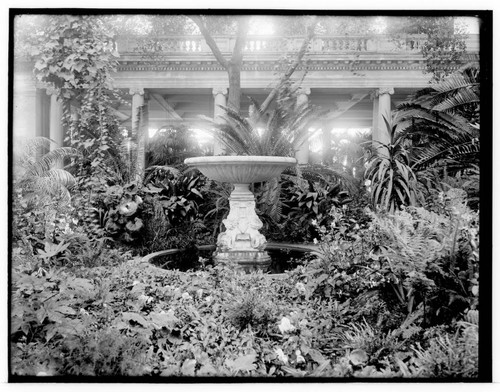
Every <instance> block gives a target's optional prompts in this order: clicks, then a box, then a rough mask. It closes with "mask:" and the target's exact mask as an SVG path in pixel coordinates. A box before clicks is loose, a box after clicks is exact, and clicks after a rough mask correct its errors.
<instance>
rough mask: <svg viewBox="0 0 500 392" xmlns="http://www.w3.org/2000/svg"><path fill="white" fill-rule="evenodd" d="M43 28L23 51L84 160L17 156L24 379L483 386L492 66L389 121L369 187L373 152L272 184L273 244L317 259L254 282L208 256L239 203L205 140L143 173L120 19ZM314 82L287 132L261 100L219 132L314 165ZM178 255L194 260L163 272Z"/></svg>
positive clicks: (231, 115) (290, 86)
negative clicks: (129, 119) (192, 159)
mask: <svg viewBox="0 0 500 392" xmlns="http://www.w3.org/2000/svg"><path fill="white" fill-rule="evenodd" d="M42 19H43V21H44V23H40V24H39V28H40V29H41V30H42V34H40V35H39V36H38V35H37V34H34V35H33V36H32V39H33V41H29V42H27V44H26V45H25V46H23V48H22V49H23V50H26V53H31V55H32V56H33V59H34V60H35V64H36V66H35V77H36V78H37V80H38V81H39V82H41V83H45V85H46V86H47V87H50V88H51V89H52V90H53V92H54V93H55V94H56V95H57V96H58V97H59V99H60V101H61V102H62V103H63V105H64V107H65V115H64V121H65V125H66V126H67V129H68V131H69V132H68V139H67V140H66V143H67V144H66V145H67V147H63V146H54V145H53V143H52V142H51V141H50V140H47V139H44V138H36V139H34V140H32V141H31V142H28V143H23V144H20V145H19V146H15V147H16V148H15V150H14V158H15V160H14V171H13V174H14V176H13V195H12V196H13V197H12V200H13V203H12V218H13V219H12V221H13V223H12V228H13V230H12V234H13V236H12V240H13V241H12V248H11V250H12V252H11V255H12V259H11V277H12V279H11V283H12V285H11V287H10V290H11V291H10V292H11V297H10V299H11V302H10V305H11V312H10V320H9V321H10V353H11V357H10V369H11V371H12V374H13V375H15V376H18V377H19V379H21V378H22V379H23V380H24V379H26V380H30V381H31V380H35V381H37V380H39V379H35V378H33V379H31V378H26V377H29V376H57V377H61V376H64V377H69V378H64V380H69V381H82V380H87V378H85V377H95V376H99V377H116V376H121V377H124V380H127V381H130V380H131V378H130V377H133V376H138V377H143V376H148V377H155V378H153V379H152V380H161V381H163V380H168V381H175V382H184V381H185V379H183V378H181V377H201V378H203V377H210V378H214V377H215V378H217V377H224V380H226V381H227V380H228V377H234V380H236V381H238V380H241V377H261V378H269V379H272V380H288V379H289V378H291V377H300V378H304V377H309V379H311V380H315V379H318V380H319V379H321V381H324V380H325V379H333V378H339V377H347V378H356V379H357V380H363V379H368V378H398V379H399V378H445V379H447V380H451V381H464V380H467V381H469V380H477V378H478V376H480V375H481V373H482V372H483V371H484V366H483V365H482V366H481V367H480V366H479V348H478V347H479V332H480V331H481V334H482V335H481V336H482V339H483V336H485V335H484V333H483V330H482V328H484V327H483V326H482V325H481V327H480V326H479V312H480V311H481V310H483V311H484V309H485V310H486V311H488V309H487V307H485V306H484V305H485V304H484V303H483V302H482V301H480V296H479V293H480V287H482V286H481V285H480V283H481V281H480V259H479V256H480V253H479V242H480V239H479V212H478V209H479V203H478V201H479V200H478V197H477V191H478V177H479V169H478V167H479V166H478V164H479V124H480V117H479V113H480V107H479V96H480V91H479V84H478V80H479V71H478V70H477V69H476V68H475V67H472V66H469V67H465V68H464V69H462V70H461V71H460V72H458V73H456V74H453V75H451V76H449V77H448V78H446V79H444V80H443V81H441V82H440V83H438V84H433V85H431V86H430V87H429V88H427V89H424V90H422V91H420V92H417V93H416V94H415V95H414V96H412V97H410V99H409V102H407V103H405V104H403V105H401V107H400V108H399V109H398V115H397V116H396V117H394V118H387V119H386V125H387V127H388V129H390V141H389V143H388V144H386V145H377V146H375V147H376V148H375V151H374V154H373V155H372V157H371V158H370V159H369V160H368V161H367V162H366V167H365V173H364V178H363V179H364V180H366V181H365V182H364V185H363V183H362V182H361V181H359V180H357V179H354V178H353V177H356V178H359V177H358V176H359V175H360V173H359V172H361V170H360V169H361V167H362V164H363V163H364V162H362V158H363V157H362V155H363V154H362V148H363V147H364V146H359V147H358V148H357V149H355V150H356V151H355V155H356V159H354V158H353V157H349V158H351V160H350V161H349V162H348V164H346V165H345V167H340V168H337V167H336V166H334V165H330V166H325V165H297V166H295V167H293V168H291V169H289V170H287V171H285V172H284V173H283V175H282V176H281V178H279V179H276V180H274V181H269V182H266V183H262V184H254V185H253V191H254V193H255V195H256V198H257V205H258V210H259V214H260V217H261V219H262V220H263V221H264V223H265V226H264V228H263V232H264V233H265V235H266V237H267V238H268V239H269V240H271V241H282V242H298V243H304V242H305V243H306V244H302V245H304V246H305V247H307V249H311V250H312V252H310V253H308V254H304V255H302V256H301V257H300V258H299V259H298V260H292V261H290V262H288V265H287V268H285V270H284V271H283V273H281V274H269V273H262V272H252V273H246V274H245V273H242V272H241V271H239V270H235V269H232V268H228V266H225V265H214V263H213V260H210V254H209V253H203V252H202V251H201V250H200V248H199V246H200V245H210V244H214V243H215V240H216V238H217V235H218V234H219V231H220V230H221V222H222V220H223V219H224V217H225V215H226V214H227V212H228V196H229V193H230V191H231V189H230V187H229V186H228V184H218V183H215V182H213V181H211V180H209V179H207V178H205V177H204V176H203V175H201V174H200V173H198V172H197V171H196V170H195V169H186V167H185V166H184V165H182V161H183V159H184V158H185V157H187V156H191V155H198V154H201V153H204V151H201V150H200V147H199V145H196V144H192V143H191V141H192V140H191V137H190V135H189V131H188V130H187V129H185V128H184V127H183V126H179V127H177V128H175V129H174V128H169V129H163V130H160V131H158V132H157V134H156V135H155V137H154V138H153V139H152V141H151V143H150V144H149V146H148V147H147V148H146V153H147V154H146V155H147V162H148V165H149V167H148V168H147V169H146V170H145V172H144V173H143V174H144V175H141V176H136V174H137V166H138V164H139V163H140V162H138V156H139V155H140V152H138V151H137V150H138V146H139V144H140V142H141V139H140V132H138V133H137V134H131V135H128V134H124V133H123V134H122V132H121V131H120V127H119V122H118V120H117V119H116V117H115V116H114V114H113V108H114V107H115V105H116V104H117V102H118V101H119V100H120V99H121V97H120V95H119V94H118V93H117V92H116V91H115V90H114V89H113V87H112V83H111V73H112V71H113V69H114V68H113V67H114V65H115V64H116V62H115V54H114V46H113V41H112V36H111V35H110V34H109V31H107V29H106V26H105V24H103V23H102V20H101V19H100V18H90V17H87V16H81V17H78V16H64V17H62V18H55V17H47V18H42ZM120 20H122V21H124V22H126V21H127V20H129V19H128V18H125V17H123V18H122V19H120ZM226 21H227V17H221V18H220V19H219V22H220V24H221V25H220V26H217V25H215V26H213V31H211V33H214V32H216V31H218V30H217V29H219V28H221V26H222V25H224V22H226ZM177 22H178V21H177ZM157 23H158V24H159V25H158V27H160V28H172V29H173V28H174V24H175V23H173V24H172V25H171V26H170V25H168V24H167V25H163V24H161V23H160V21H159V20H157ZM321 23H323V25H322V24H321ZM324 23H326V21H325V20H320V21H319V27H320V28H321V27H322V28H326V27H328V26H326V25H325V24H324ZM193 26H194V25H193V24H191V26H187V27H186V28H191V27H193ZM325 26H326V27H325ZM125 27H126V26H124V28H125ZM233 27H234V26H233ZM360 27H361V26H360ZM427 27H429V26H427ZM282 28H283V29H286V27H285V26H282ZM329 28H332V29H333V27H332V26H330V27H329ZM433 34H434V33H433ZM436 34H438V33H436ZM452 44H453V43H450V45H452ZM457 48H458V46H457ZM292 65H293V64H292ZM285 69H289V67H285ZM298 85H299V83H297V84H294V83H292V81H291V80H290V79H289V78H288V79H286V80H285V79H283V80H281V79H280V83H278V88H276V89H274V90H273V91H274V93H275V94H276V96H275V98H276V100H275V107H274V110H273V111H272V112H271V113H270V114H269V116H268V117H267V118H266V114H267V113H268V110H267V108H268V107H269V106H268V102H267V103H264V104H262V105H260V104H259V103H258V102H256V101H255V100H253V99H251V102H252V105H253V111H251V113H250V116H249V117H248V118H245V117H243V116H242V115H241V113H239V112H238V111H235V110H234V109H232V108H225V112H226V115H225V121H224V122H223V123H220V122H217V123H214V125H216V126H217V127H216V128H217V129H216V130H215V131H214V132H215V134H216V135H217V137H219V138H220V140H221V142H222V143H224V145H225V146H226V148H227V152H228V153H233V154H242V155H250V154H252V155H285V156H294V154H295V152H296V151H297V149H298V148H299V147H300V145H301V144H302V142H303V141H304V140H305V139H306V138H308V137H310V135H311V132H309V128H310V127H311V124H313V121H314V120H315V116H316V114H317V113H318V112H317V109H315V108H313V107H310V106H297V105H296V102H297V96H296V92H297V88H298ZM274 93H273V94H274ZM266 101H267V100H266ZM77 114H78V116H77ZM139 117H140V116H139ZM136 120H140V118H138V119H136ZM134 129H135V130H137V129H141V125H140V124H139V126H137V127H134ZM336 148H337V149H338V151H342V153H343V154H350V153H348V152H346V151H347V150H342V148H343V147H342V146H340V145H339V144H337V145H336ZM353 150H354V149H353ZM349 151H350V150H349ZM359 159H361V160H360V161H359V162H358V160H359ZM337 163H341V162H337ZM353 168H356V173H357V174H356V175H354V174H355V173H354V171H353V170H351V169H353ZM166 249H171V250H173V249H181V250H183V252H182V253H181V252H179V253H177V254H176V255H177V256H178V257H177V256H176V255H174V256H172V258H170V259H169V258H167V257H165V258H162V257H164V256H157V257H156V258H154V257H153V256H151V253H154V252H158V251H163V250H166ZM145 255H149V256H150V257H152V258H153V259H154V260H155V261H154V262H153V261H151V262H149V261H145V260H144V258H143V256H145ZM482 268H483V269H484V267H482ZM486 373H487V372H486ZM50 380H62V379H61V378H57V379H56V378H54V379H50ZM113 380H114V379H113ZM198 380H201V379H200V378H198ZM218 380H221V381H222V379H218ZM229 380H232V379H229ZM92 381H95V379H93V380H92Z"/></svg>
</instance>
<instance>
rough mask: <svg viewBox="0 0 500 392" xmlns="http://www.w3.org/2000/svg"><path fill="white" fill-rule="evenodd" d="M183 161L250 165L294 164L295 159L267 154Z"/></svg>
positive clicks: (186, 161) (209, 157)
mask: <svg viewBox="0 0 500 392" xmlns="http://www.w3.org/2000/svg"><path fill="white" fill-rule="evenodd" d="M184 163H185V164H186V165H188V166H196V165H219V164H221V163H226V164H227V163H233V164H251V165H256V164H257V165H259V164H260V165H266V164H273V165H276V164H282V165H287V166H288V165H294V164H296V163H297V159H295V158H292V157H282V156H267V155H215V156H204V157H193V158H186V159H185V160H184Z"/></svg>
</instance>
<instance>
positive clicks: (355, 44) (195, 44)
mask: <svg viewBox="0 0 500 392" xmlns="http://www.w3.org/2000/svg"><path fill="white" fill-rule="evenodd" d="M214 39H215V42H216V43H217V45H218V46H219V48H220V50H221V52H222V53H226V54H227V53H230V52H231V51H232V48H233V47H234V43H235V38H234V37H232V36H216V37H214ZM424 41H425V37H424V36H422V35H408V36H405V37H402V38H397V39H396V38H393V37H390V36H387V35H377V36H373V35H372V36H319V37H316V38H314V39H313V40H312V42H311V44H310V46H309V53H310V54H311V55H315V54H316V55H324V54H329V53H335V54H354V55H361V54H366V55H370V54H389V55H390V54H402V55H405V54H407V55H415V54H418V53H419V52H420V49H421V46H422V44H423V42H424ZM302 42H303V37H276V36H251V37H248V39H247V41H246V46H245V49H244V51H245V53H247V54H250V55H251V54H254V55H273V57H274V56H275V55H277V54H283V53H287V52H293V51H297V50H298V49H299V48H300V46H301V44H302ZM466 45H467V51H468V52H479V36H478V35H470V36H468V37H467V39H466ZM117 46H118V51H119V53H120V54H121V55H122V56H124V57H128V56H133V57H136V56H137V55H146V56H147V55H151V54H156V55H160V56H161V55H167V54H168V55H171V56H192V57H197V55H199V56H204V55H211V50H210V48H209V47H208V45H207V44H206V43H205V40H204V39H203V37H202V36H169V37H155V38H149V37H145V38H141V37H137V36H122V37H118V39H117ZM270 57H271V56H270Z"/></svg>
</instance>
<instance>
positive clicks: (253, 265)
mask: <svg viewBox="0 0 500 392" xmlns="http://www.w3.org/2000/svg"><path fill="white" fill-rule="evenodd" d="M249 185H250V184H235V185H234V190H233V192H232V193H231V196H230V198H229V214H228V216H227V218H226V219H224V220H223V221H222V223H223V224H224V227H225V228H226V231H224V232H222V233H220V234H219V237H218V238H217V250H216V252H215V254H214V258H215V260H216V261H217V262H223V263H230V262H232V261H237V263H238V266H239V267H241V268H244V269H245V270H252V269H260V270H263V271H265V270H267V268H268V267H269V265H270V264H271V258H270V257H269V255H268V254H267V252H266V251H265V250H264V248H265V247H266V238H265V237H264V236H263V235H262V234H261V233H260V232H259V230H260V229H261V228H262V221H261V220H260V219H259V217H258V216H257V214H256V212H255V197H254V195H253V193H252V192H251V191H250V189H249Z"/></svg>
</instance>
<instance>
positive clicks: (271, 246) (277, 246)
mask: <svg viewBox="0 0 500 392" xmlns="http://www.w3.org/2000/svg"><path fill="white" fill-rule="evenodd" d="M197 248H198V250H214V251H215V248H216V246H215V245H198V246H197ZM265 249H266V250H296V251H303V252H304V253H306V252H309V253H312V254H315V255H317V256H320V255H321V251H320V249H319V246H318V245H315V244H289V243H280V242H268V243H267V244H266V248H265ZM182 251H183V250H182V249H175V248H174V249H166V250H161V251H158V252H154V253H150V254H148V255H146V256H144V257H143V258H142V259H141V263H150V262H151V260H152V259H154V258H155V257H158V256H168V255H173V254H176V253H179V252H182ZM273 275H280V274H273ZM281 275H283V276H284V274H281Z"/></svg>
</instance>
